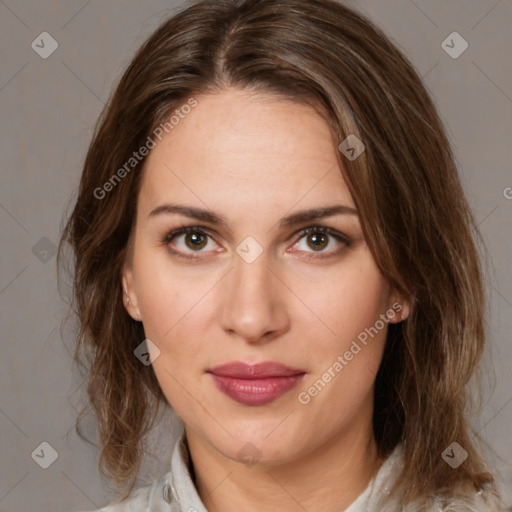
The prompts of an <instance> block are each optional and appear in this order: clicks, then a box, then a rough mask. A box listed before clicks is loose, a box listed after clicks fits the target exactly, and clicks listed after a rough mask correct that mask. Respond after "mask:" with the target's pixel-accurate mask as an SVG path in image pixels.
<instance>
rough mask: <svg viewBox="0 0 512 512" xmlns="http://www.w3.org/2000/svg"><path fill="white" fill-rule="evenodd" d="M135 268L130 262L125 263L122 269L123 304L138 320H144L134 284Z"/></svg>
mask: <svg viewBox="0 0 512 512" xmlns="http://www.w3.org/2000/svg"><path fill="white" fill-rule="evenodd" d="M133 281H134V280H133V269H132V268H131V265H130V264H129V263H125V264H124V265H123V268H122V269H121V286H122V294H123V305H124V308H125V309H126V311H127V312H128V314H129V315H130V316H131V317H132V318H133V319H134V320H136V321H137V322H141V321H142V315H141V314H140V309H139V304H138V301H137V295H136V293H135V287H134V285H133Z"/></svg>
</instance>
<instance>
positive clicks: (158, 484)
mask: <svg viewBox="0 0 512 512" xmlns="http://www.w3.org/2000/svg"><path fill="white" fill-rule="evenodd" d="M167 483H168V482H167V476H165V477H162V478H160V479H158V480H155V481H154V482H153V483H152V484H150V485H147V486H145V487H140V488H138V489H136V490H135V491H133V493H132V494H131V496H130V497H129V498H127V499H125V500H123V501H121V502H114V503H111V504H110V505H108V506H106V507H101V508H97V509H94V510H89V511H87V512H179V508H177V504H176V503H175V502H174V500H173V499H172V495H171V493H170V492H169V487H168V485H167ZM84 512H85V511H84Z"/></svg>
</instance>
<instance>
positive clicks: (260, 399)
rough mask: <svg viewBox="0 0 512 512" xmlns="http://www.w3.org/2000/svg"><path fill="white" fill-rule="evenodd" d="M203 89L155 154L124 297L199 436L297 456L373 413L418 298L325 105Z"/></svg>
mask: <svg viewBox="0 0 512 512" xmlns="http://www.w3.org/2000/svg"><path fill="white" fill-rule="evenodd" d="M196 100H197V106H195V108H193V109H191V112H190V113H188V114H187V115H186V116H183V118H182V119H180V121H179V123H178V124H177V125H175V126H174V128H173V129H172V130H171V131H169V133H168V134H166V135H165V136H164V137H163V138H162V140H161V141H160V142H158V143H157V145H156V147H155V148H154V149H152V151H151V152H150V154H149V156H148V158H147V160H146V164H145V168H144V174H143V179H142V183H141V189H140V192H139V197H138V206H137V216H136V224H135V231H134V239H133V253H132V257H131V261H130V262H127V263H126V264H125V266H124V269H123V274H122V281H123V283H122V284H123V287H124V290H125V292H126V293H127V294H128V296H129V298H130V302H129V303H128V304H126V308H127V310H128V312H129V313H130V314H131V315H132V316H133V318H136V319H139V318H140V319H142V322H143V325H144V331H145V335H146V338H148V339H149V340H151V342H152V344H153V345H151V344H149V345H150V352H151V353H152V356H153V357H155V356H157V354H158V356H157V357H155V359H154V361H153V369H154V371H155V374H156V377H157V379H158V381H159V384H160V386H161V388H162V390H163V392H164V394H165V396H166V397H167V399H168V401H169V403H170V404H171V406H172V407H173V408H174V410H175V411H176V412H177V414H178V415H179V416H180V417H181V418H182V419H183V421H184V423H185V427H186V429H187V434H188V435H194V436H195V437H196V438H197V439H201V440H202V442H204V443H205V444H207V445H208V446H209V447H211V448H212V449H214V450H216V451H217V452H219V453H221V454H223V455H224V456H225V457H227V458H230V459H233V460H241V458H243V457H244V456H245V455H248V456H249V457H251V456H253V458H254V457H257V458H258V459H260V460H261V462H266V463H268V464H278V463H282V462H286V461H293V460H294V459H296V458H298V457H300V456H301V455H306V454H308V453H312V452H314V451H315V450H316V449H318V448H319V447H321V446H325V445H326V444H329V443H331V442H334V440H335V439H338V438H339V437H340V436H345V437H348V436H350V435H352V434H354V433H356V432H358V431H361V429H366V430H368V428H370V423H371V415H372V411H373V385H374V380H375V376H376V373H377V370H378V367H379V364H380V361H381V358H382V353H383V349H384V342H385V336H386V332H387V327H388V323H390V322H396V321H398V320H399V319H400V313H402V314H403V313H404V311H405V309H402V306H400V305H398V304H397V296H396V295H395V294H394V292H393V290H392V289H391V288H390V286H389V284H388V283H387V281H386V280H385V279H384V277H383V276H382V275H381V273H380V271H379V270H378V267H377V265H376V262H375V260H374V259H373V257H372V255H371V252H370V250H369V248H368V246H367V244H366V242H365V239H364V237H363V232H362V228H361V223H360V220H359V217H358V215H357V210H356V207H355V204H354V201H353V199H352V197H351V195H350V193H349V191H348V188H347V185H346V183H345V181H344V179H343V177H342V170H341V168H340V163H339V160H338V156H337V154H336V152H337V151H338V150H337V146H336V144H335V143H334V142H333V140H332V137H331V134H330V131H329V128H328V125H327V123H326V122H325V121H324V119H323V118H322V117H321V116H320V115H319V114H318V113H317V112H315V111H314V110H313V109H311V108H310V107H308V106H305V105H301V104H297V103H294V102H290V101H285V100H281V99H276V98H273V97H270V96H249V95H248V93H246V92H242V91H238V90H229V91H226V92H223V93H221V94H216V95H204V96H198V97H196ZM328 209H331V210H328ZM315 212H316V214H315ZM299 213H300V214H301V215H298V214H299ZM185 230H186V231H185ZM402 304H403V302H402ZM400 310H401V311H400ZM402 318H403V316H402ZM141 341H142V340H141ZM151 347H153V348H151ZM154 347H157V348H158V350H155V349H154ZM158 351H159V352H158ZM354 435H355V434H354ZM247 443H250V444H247ZM244 450H245V451H246V452H250V451H251V450H252V451H253V452H254V453H252V454H251V453H245V452H244Z"/></svg>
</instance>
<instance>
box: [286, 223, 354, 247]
mask: <svg viewBox="0 0 512 512" xmlns="http://www.w3.org/2000/svg"><path fill="white" fill-rule="evenodd" d="M300 235H301V237H300V240H299V241H298V242H297V243H296V244H295V245H294V246H293V247H298V249H291V252H295V251H296V250H299V251H305V252H313V253H322V254H323V253H326V252H327V253H330V252H332V250H333V251H334V252H338V251H337V249H336V248H332V250H324V249H327V248H328V247H330V246H332V245H335V246H336V245H338V246H339V244H341V245H344V246H345V247H349V246H350V241H349V239H348V238H347V237H345V236H343V235H342V234H341V233H338V232H337V231H334V230H331V229H329V228H325V227H323V226H316V227H312V228H308V229H305V230H304V231H302V232H301V233H300ZM303 239H304V244H303V245H302V247H301V246H300V244H301V241H302V240H303ZM333 240H334V242H333ZM308 249H312V251H309V250H308Z"/></svg>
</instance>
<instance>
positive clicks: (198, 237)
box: [163, 226, 218, 259]
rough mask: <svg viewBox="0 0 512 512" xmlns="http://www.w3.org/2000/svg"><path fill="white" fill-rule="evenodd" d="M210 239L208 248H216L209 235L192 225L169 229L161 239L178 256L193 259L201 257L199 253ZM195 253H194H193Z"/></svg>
mask: <svg viewBox="0 0 512 512" xmlns="http://www.w3.org/2000/svg"><path fill="white" fill-rule="evenodd" d="M210 241H211V244H212V247H211V248H210V250H216V249H217V248H218V246H217V245H216V244H215V243H214V242H213V241H212V238H211V236H210V235H209V234H208V233H206V232H205V231H203V230H202V229H200V228H197V227H194V226H187V227H185V226H184V227H182V228H180V229H175V230H174V231H171V232H170V233H169V234H168V235H166V236H165V238H164V239H163V243H164V244H165V245H167V246H168V249H169V251H170V252H172V253H173V254H175V255H176V256H178V257H182V258H187V259H193V258H199V257H201V256H200V255H201V253H203V252H208V251H206V250H205V251H203V249H204V248H205V247H207V246H208V243H209V242H210ZM194 253H195V254H194Z"/></svg>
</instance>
